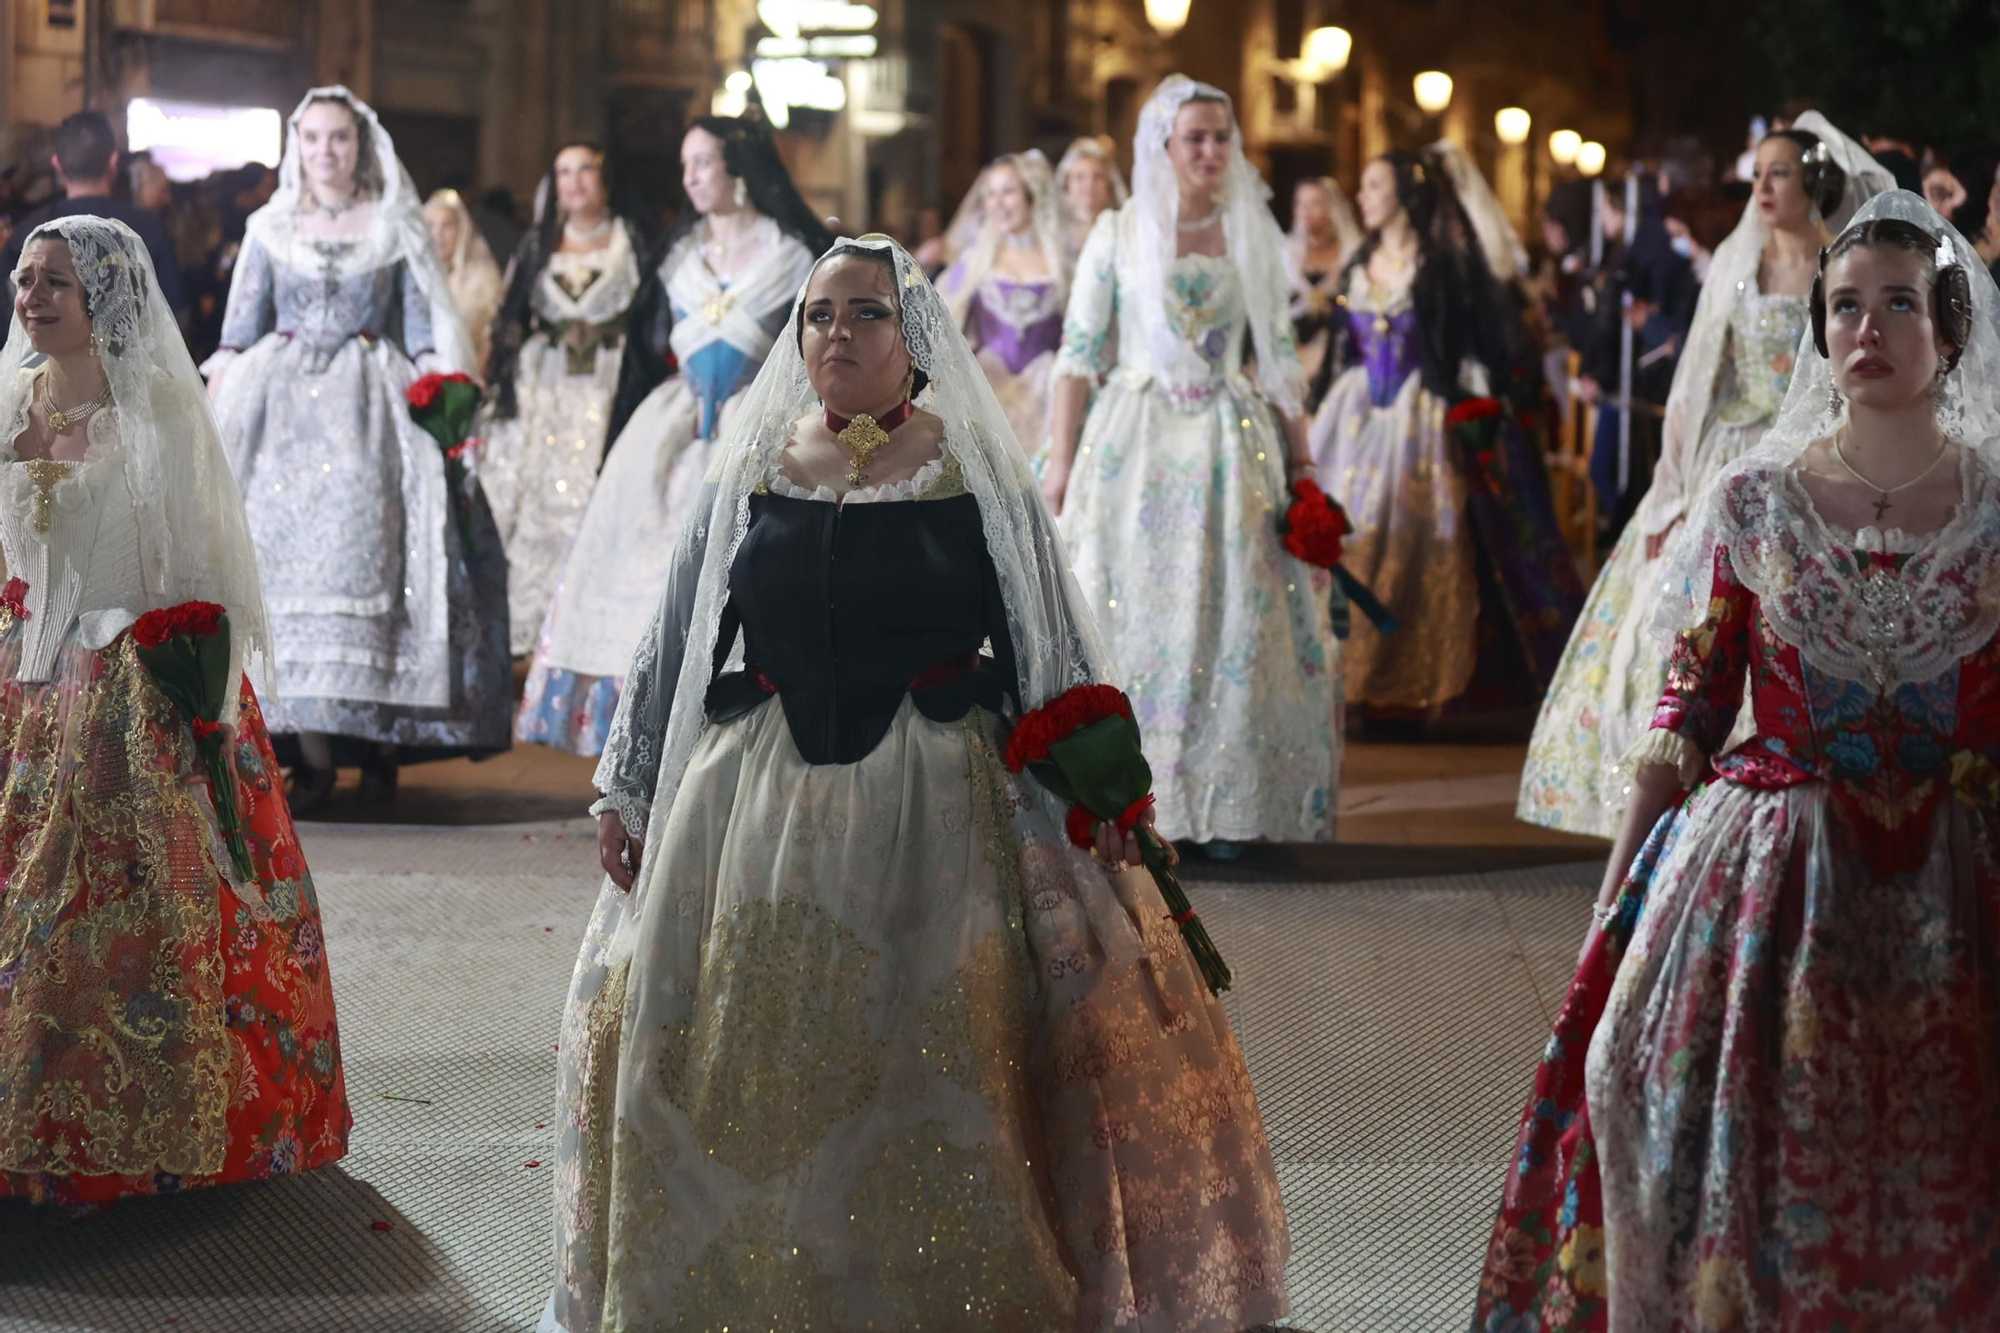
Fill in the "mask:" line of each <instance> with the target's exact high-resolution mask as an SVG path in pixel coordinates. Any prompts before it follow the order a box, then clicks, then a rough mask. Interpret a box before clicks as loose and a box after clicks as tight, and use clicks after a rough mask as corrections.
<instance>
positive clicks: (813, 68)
mask: <svg viewBox="0 0 2000 1333" xmlns="http://www.w3.org/2000/svg"><path fill="white" fill-rule="evenodd" d="M750 77H751V78H752V79H754V80H755V81H756V83H757V95H758V97H760V98H762V99H763V102H764V114H765V115H766V116H768V117H770V120H771V125H772V128H774V129H780V130H781V129H783V128H785V126H787V125H789V124H791V123H792V110H791V109H792V108H793V107H805V108H808V109H810V110H813V111H838V110H840V109H841V108H842V107H844V106H846V105H847V85H846V84H845V83H844V82H842V81H841V80H840V79H839V78H837V77H835V76H834V75H832V74H829V73H828V72H827V69H826V66H824V65H822V64H820V63H818V62H817V61H813V60H754V61H752V62H751V63H750Z"/></svg>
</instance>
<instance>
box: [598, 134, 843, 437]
mask: <svg viewBox="0 0 2000 1333" xmlns="http://www.w3.org/2000/svg"><path fill="white" fill-rule="evenodd" d="M688 129H690V130H700V131H702V132H703V133H704V134H710V135H713V136H714V137H715V138H716V139H717V140H719V141H720V142H721V144H722V165H723V166H724V168H726V169H727V170H728V172H729V174H730V175H732V176H734V177H735V178H736V179H737V180H739V181H741V182H742V183H743V190H744V193H745V194H746V195H748V196H749V202H750V206H751V207H753V208H755V209H756V210H757V211H758V212H759V213H761V214H763V215H764V216H765V217H767V218H769V219H771V221H773V222H775V223H776V224H777V225H778V230H779V231H781V232H783V233H784V234H785V235H787V236H790V237H792V238H793V239H795V240H797V241H799V242H801V243H802V244H803V245H804V246H805V247H806V249H807V250H808V251H810V252H811V253H813V254H815V255H818V254H824V253H825V252H826V250H827V248H828V247H829V246H831V245H832V244H833V239H834V238H833V233H832V232H830V231H828V230H827V229H826V224H825V223H823V222H821V221H820V219H819V215H818V214H816V213H814V212H813V211H812V206H811V205H809V204H807V203H806V201H805V199H804V197H802V196H801V195H800V194H799V190H798V187H797V186H796V185H794V184H792V174H791V173H790V172H789V171H787V170H785V161H784V159H783V158H781V157H779V156H778V145H777V143H776V142H775V141H774V140H773V139H772V138H771V132H770V131H769V130H768V129H766V128H765V127H764V124H763V122H762V121H757V120H752V119H750V118H749V117H747V116H696V117H695V118H694V119H693V120H692V121H689V122H688ZM700 221H701V214H699V213H697V212H695V210H694V209H692V208H687V209H683V210H682V211H681V215H680V216H679V217H677V218H675V219H674V221H673V225H672V226H671V227H669V228H667V234H666V237H665V239H663V240H662V241H661V242H660V244H659V245H658V246H656V247H655V248H654V249H653V250H652V252H651V262H650V263H648V264H647V266H646V269H645V271H644V281H643V283H642V284H641V285H640V288H639V295H638V296H637V297H636V298H634V300H633V302H632V314H631V316H630V318H629V319H628V320H627V321H626V329H627V336H626V339H625V360H624V363H623V364H622V365H620V366H619V368H618V392H617V394H616V395H615V396H614V397H613V398H612V400H611V418H610V423H609V425H608V426H607V428H606V430H605V433H604V444H605V452H606V453H607V454H608V453H609V452H610V447H611V446H612V445H613V444H616V443H617V442H618V433H619V432H620V431H622V430H624V429H625V423H626V422H627V421H630V420H631V419H632V413H633V412H635V411H637V410H638V407H639V404H640V403H642V402H644V401H645V400H646V395H647V394H649V393H651V392H652V391H653V389H654V387H655V386H657V385H658V384H659V383H660V381H661V380H663V379H665V378H666V374H667V354H668V342H667V339H668V336H669V335H670V334H671V333H672V332H673V327H674V311H673V307H672V306H671V305H670V304H669V303H668V301H667V290H666V281H665V278H666V275H665V274H663V273H661V272H660V271H659V268H660V265H661V264H663V263H665V262H666V259H667V256H668V255H670V254H672V253H673V250H674V246H675V245H676V244H678V243H679V241H680V240H681V238H682V237H684V236H686V235H688V234H689V233H690V232H692V231H693V230H694V228H695V224H696V223H698V222H700Z"/></svg>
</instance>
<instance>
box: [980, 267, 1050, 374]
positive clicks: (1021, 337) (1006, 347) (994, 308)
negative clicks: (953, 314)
mask: <svg viewBox="0 0 2000 1333" xmlns="http://www.w3.org/2000/svg"><path fill="white" fill-rule="evenodd" d="M1062 320H1063V308H1062V302H1061V301H1060V300H1058V299H1057V292H1056V284H1055V283H1054V282H1053V281H1051V280H1050V279H1048V278H1040V279H1036V280H1034V281H1019V280H1016V279H1014V278H1003V277H1000V276H999V275H998V274H989V275H988V276H987V279H986V281H984V282H982V283H981V284H980V285H979V290H978V292H977V293H975V294H974V295H973V298H972V306H971V309H970V310H968V311H967V312H966V317H965V325H966V327H965V335H966V338H967V339H968V340H969V341H970V342H971V343H972V347H973V350H975V351H980V352H987V353H990V354H992V355H994V356H997V357H998V358H999V359H1000V362H1001V364H1003V365H1004V366H1006V367H1007V370H1008V373H1010V374H1014V375H1018V374H1020V373H1021V372H1022V371H1023V370H1025V369H1027V367H1028V365H1029V363H1031V362H1032V361H1034V359H1035V358H1036V357H1038V356H1045V355H1047V354H1048V353H1050V352H1053V351H1055V350H1056V347H1057V346H1058V345H1059V344H1060V343H1061V342H1062Z"/></svg>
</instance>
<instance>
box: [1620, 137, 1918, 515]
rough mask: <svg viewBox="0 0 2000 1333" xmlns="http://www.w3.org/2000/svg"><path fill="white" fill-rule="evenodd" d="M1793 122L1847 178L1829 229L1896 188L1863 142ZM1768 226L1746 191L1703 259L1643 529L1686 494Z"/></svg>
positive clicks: (1683, 503) (1679, 506)
mask: <svg viewBox="0 0 2000 1333" xmlns="http://www.w3.org/2000/svg"><path fill="white" fill-rule="evenodd" d="M1793 128H1794V129H1799V130H1804V131H1805V132H1806V133H1808V134H1811V135H1813V136H1814V137H1816V138H1817V139H1818V140H1819V141H1820V143H1821V145H1822V146H1824V147H1825V149H1826V152H1827V155H1828V156H1829V157H1831V158H1832V159H1833V161H1834V163H1835V164H1836V165H1838V166H1839V167H1840V169H1841V171H1843V172H1844V173H1846V177H1847V184H1846V187H1845V189H1844V190H1843V192H1842V194H1841V196H1840V203H1839V204H1838V205H1837V206H1835V208H1834V209H1833V211H1832V212H1831V213H1829V214H1828V215H1827V217H1826V225H1827V229H1828V230H1829V231H1832V232H1835V233H1838V232H1839V231H1840V230H1841V229H1842V228H1843V227H1845V226H1846V225H1847V222H1848V219H1850V218H1852V217H1853V216H1854V213H1855V210H1856V209H1858V208H1860V207H1861V206H1862V205H1863V204H1865V203H1867V202H1868V201H1869V200H1870V199H1873V198H1874V197H1875V196H1876V195H1878V194H1880V193H1882V191H1884V190H1888V189H1893V188H1895V184H1896V181H1895V178H1894V177H1893V176H1891V175H1890V174H1889V173H1888V171H1887V170H1886V169H1884V168H1883V167H1881V166H1879V165H1878V164H1877V163H1876V161H1875V159H1874V158H1872V157H1870V156H1869V155H1868V150H1867V149H1865V148H1863V147H1862V146H1861V145H1860V144H1858V143H1856V142H1854V140H1852V139H1850V138H1848V137H1847V136H1846V135H1844V134H1842V133H1841V132H1840V131H1839V130H1837V129H1835V128H1834V127H1833V126H1832V124H1830V123H1829V122H1828V121H1827V119H1826V117H1825V116H1822V115H1821V114H1820V113H1819V112H1817V111H1808V112H1806V113H1805V114H1804V115H1802V116H1800V117H1799V118H1798V120H1796V121H1795V122H1793ZM1769 239H1770V232H1769V229H1768V228H1766V227H1765V226H1764V217H1763V213H1762V211H1761V210H1759V209H1758V207H1757V200H1756V199H1755V198H1754V197H1753V198H1752V199H1751V200H1750V201H1749V202H1748V203H1747V204H1745V205H1744V207H1743V218H1742V220H1741V221H1740V222H1738V223H1737V224H1736V230H1734V231H1732V232H1730V233H1729V235H1728V236H1727V237H1725V238H1724V239H1723V242H1722V244H1721V245H1718V246H1716V247H1715V255H1714V258H1713V259H1711V260H1710V262H1709V269H1708V279H1707V281H1705V282H1703V283H1702V285H1701V297H1700V299H1699V300H1698V301H1697V302H1696V303H1695V309H1694V323H1693V324H1692V325H1690V326H1689V328H1688V335H1687V340H1686V342H1685V343H1684V344H1683V346H1682V347H1681V354H1680V360H1679V363H1678V365H1677V367H1676V368H1675V371H1674V383H1673V387H1672V388H1671V389H1669V390H1668V391H1667V417H1666V424H1665V427H1664V428H1663V431H1662V435H1661V441H1660V465H1659V469H1658V471H1657V472H1656V473H1655V475H1654V478H1653V484H1652V487H1651V488H1650V489H1649V490H1648V492H1647V495H1646V498H1645V500H1644V501H1643V502H1642V503H1641V505H1640V507H1639V512H1638V515H1637V517H1635V518H1634V520H1633V521H1634V522H1635V523H1637V524H1638V525H1639V530H1640V531H1641V532H1643V533H1645V534H1646V535H1648V536H1652V535H1654V534H1657V533H1661V532H1665V531H1666V530H1667V529H1668V528H1670V527H1672V526H1673V525H1674V523H1675V522H1677V521H1678V520H1679V519H1680V518H1681V517H1682V515H1683V514H1684V513H1685V512H1686V510H1687V507H1688V505H1689V503H1690V501H1692V500H1696V499H1699V498H1700V497H1699V496H1689V495H1687V494H1685V488H1686V487H1687V486H1688V485H1689V484H1690V483H1689V479H1688V478H1686V477H1684V476H1683V475H1682V474H1681V469H1682V467H1684V466H1685V460H1687V459H1689V458H1691V457H1692V456H1693V455H1694V450H1695V445H1696V444H1697V443H1698V442H1699V439H1700V435H1701V431H1702V427H1703V426H1704V425H1706V424H1707V422H1708V410H1709V407H1710V406H1711V404H1712V403H1713V402H1714V399H1715V386H1716V383H1717V381H1718V380H1719V379H1720V378H1721V376H1722V353H1723V348H1724V347H1725V346H1727V344H1728V342H1729V316H1730V313H1731V311H1732V310H1733V309H1734V308H1735V305H1736V293H1737V290H1738V289H1739V288H1740V287H1745V286H1750V285H1754V284H1755V283H1756V281H1757V269H1758V268H1759V266H1760V265H1762V263H1763V260H1764V243H1765V242H1766V241H1767V240H1769Z"/></svg>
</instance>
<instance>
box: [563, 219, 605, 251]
mask: <svg viewBox="0 0 2000 1333" xmlns="http://www.w3.org/2000/svg"><path fill="white" fill-rule="evenodd" d="M612 221H613V219H612V218H611V217H610V216H609V215H606V217H605V218H604V220H603V221H602V222H599V223H598V224H597V225H596V226H595V227H592V228H591V229H590V230H588V231H580V230H578V229H577V225H576V224H575V223H574V222H571V221H570V220H569V219H568V218H564V219H563V236H564V237H565V238H567V239H568V240H572V241H575V242H576V243H577V244H578V245H595V244H596V243H597V242H599V241H601V240H603V239H604V238H605V237H606V236H609V235H610V234H611V223H612Z"/></svg>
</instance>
